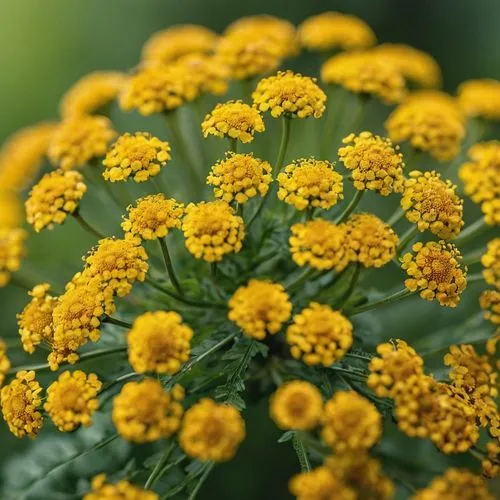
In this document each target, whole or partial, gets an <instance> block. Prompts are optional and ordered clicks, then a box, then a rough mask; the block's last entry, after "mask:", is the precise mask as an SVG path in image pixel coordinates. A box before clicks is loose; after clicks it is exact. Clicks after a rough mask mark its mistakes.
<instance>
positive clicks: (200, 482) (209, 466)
mask: <svg viewBox="0 0 500 500" xmlns="http://www.w3.org/2000/svg"><path fill="white" fill-rule="evenodd" d="M214 467H215V463H214V462H210V463H208V464H207V466H206V468H205V470H204V471H203V474H202V475H201V477H200V479H199V480H198V482H197V483H196V486H195V487H194V489H193V491H192V492H191V494H190V495H189V497H188V500H194V499H195V498H196V495H198V492H199V491H200V489H201V487H202V486H203V483H204V482H205V481H206V480H207V477H208V476H209V474H210V473H211V472H212V470H213V468H214Z"/></svg>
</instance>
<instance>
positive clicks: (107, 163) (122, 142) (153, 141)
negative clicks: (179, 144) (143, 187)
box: [102, 132, 170, 182]
mask: <svg viewBox="0 0 500 500" xmlns="http://www.w3.org/2000/svg"><path fill="white" fill-rule="evenodd" d="M169 160H170V145H169V143H168V142H164V141H160V139H158V138H157V137H154V136H152V135H151V134H148V133H147V132H136V133H135V134H134V135H132V134H129V133H125V134H123V135H121V136H120V137H119V138H118V140H117V141H116V142H115V143H114V144H113V145H112V146H111V148H110V150H109V151H108V152H107V154H106V158H104V160H103V162H102V163H103V165H104V167H105V170H104V172H103V174H102V175H103V177H104V178H105V179H106V180H107V181H110V182H117V181H126V180H128V178H129V177H132V178H133V179H134V181H135V182H144V181H147V180H148V179H149V178H150V177H155V176H156V175H158V174H159V173H160V170H161V169H162V168H163V167H164V166H165V165H166V164H167V162H168V161H169Z"/></svg>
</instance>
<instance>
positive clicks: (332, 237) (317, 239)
mask: <svg viewBox="0 0 500 500" xmlns="http://www.w3.org/2000/svg"><path fill="white" fill-rule="evenodd" d="M290 230H291V232H292V235H291V236H290V239H289V243H290V253H291V254H292V259H293V261H294V262H295V263H296V264H297V265H298V266H300V267H304V266H305V265H309V266H311V267H313V268H314V269H318V270H319V271H324V270H326V269H335V270H336V271H337V272H340V271H342V270H343V269H344V268H345V267H346V266H347V264H348V263H349V256H348V251H347V239H346V229H345V225H344V224H341V225H336V224H334V223H333V222H330V221H327V220H323V219H314V220H310V221H307V222H305V223H299V224H294V225H293V226H292V227H291V228H290Z"/></svg>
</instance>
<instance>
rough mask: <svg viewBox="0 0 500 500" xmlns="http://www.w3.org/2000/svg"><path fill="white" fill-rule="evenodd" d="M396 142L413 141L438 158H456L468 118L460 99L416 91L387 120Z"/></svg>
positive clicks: (390, 132)
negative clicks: (461, 108)
mask: <svg viewBox="0 0 500 500" xmlns="http://www.w3.org/2000/svg"><path fill="white" fill-rule="evenodd" d="M385 128H386V130H387V132H388V133H389V137H390V138H391V140H392V141H393V142H396V143H400V142H403V141H409V142H410V144H411V146H412V147H413V148H414V149H417V150H419V151H424V152H427V153H428V154H430V155H431V156H432V157H433V158H435V159H436V160H438V161H442V162H446V161H450V160H452V159H453V158H455V157H456V156H457V155H458V153H459V151H460V146H461V144H462V141H463V139H464V137H465V125H464V117H463V115H462V113H461V111H460V108H459V107H458V105H457V103H456V101H455V100H454V99H452V98H451V97H450V96H448V95H447V94H444V93H442V92H437V91H419V92H415V93H413V94H412V95H411V96H410V97H409V98H408V99H406V100H405V101H404V102H403V103H402V104H400V105H399V106H398V107H397V108H396V109H395V110H394V111H393V112H392V113H391V114H390V116H389V118H388V119H387V121H386V122H385Z"/></svg>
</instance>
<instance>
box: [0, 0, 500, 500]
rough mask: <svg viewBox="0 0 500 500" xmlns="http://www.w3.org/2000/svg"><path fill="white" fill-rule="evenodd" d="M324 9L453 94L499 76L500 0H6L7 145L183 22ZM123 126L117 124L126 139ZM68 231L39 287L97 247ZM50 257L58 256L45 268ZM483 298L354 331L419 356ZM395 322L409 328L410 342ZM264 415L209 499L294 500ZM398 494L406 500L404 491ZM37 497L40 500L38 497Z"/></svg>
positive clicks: (463, 327) (464, 326) (42, 251)
mask: <svg viewBox="0 0 500 500" xmlns="http://www.w3.org/2000/svg"><path fill="white" fill-rule="evenodd" d="M325 10H339V11H343V12H347V13H351V14H355V15H358V16H360V17H362V18H363V19H365V20H366V21H367V22H368V23H369V24H370V26H371V27H372V28H373V29H374V31H375V33H376V34H377V37H378V39H379V41H380V42H386V41H387V42H404V43H408V44H411V45H414V46H415V47H418V48H420V49H423V50H426V51H428V52H430V53H431V54H432V55H433V56H434V57H435V58H436V59H437V61H438V62H439V64H440V65H441V67H442V69H443V73H444V85H445V88H446V90H448V91H450V92H453V91H454V89H455V88H456V86H457V85H458V84H459V83H460V82H461V81H463V80H465V79H469V78H477V77H493V78H497V79H499V78H500V58H499V57H498V53H499V50H500V30H499V29H498V19H499V18H500V2H499V1H498V0H476V1H470V0H438V1H436V0H406V1H403V0H376V1H375V0H343V1H324V0H308V1H303V0H280V1H278V0H274V1H270V0H253V1H251V2H236V1H234V0H233V1H229V0H85V1H83V0H80V1H77V0H74V1H67V0H43V1H42V0H18V1H15V2H14V1H12V0H0V68H1V78H0V117H1V118H0V141H2V140H3V139H4V138H5V137H7V136H8V135H9V134H11V133H12V132H14V131H15V130H17V129H18V128H20V127H23V126H26V125H28V124H31V123H34V122H36V121H38V120H43V119H56V118H57V105H58V100H59V98H60V97H61V95H62V94H63V93H64V92H65V90H66V89H67V88H68V87H69V86H70V85H71V84H72V83H73V82H75V81H76V80H77V79H79V78H80V77H81V76H83V75H84V74H85V73H87V72H89V71H93V70H97V69H117V70H123V71H126V70H127V69H128V68H130V67H131V66H134V65H135V64H136V63H137V62H138V59H139V55H140V50H141V46H142V44H143V43H144V41H145V40H146V39H147V38H148V37H149V36H150V35H151V34H152V33H153V32H155V31H157V30H160V29H162V28H165V27H168V26H171V25H173V24H178V23H199V24H203V25H206V26H208V27H210V28H213V29H215V30H217V31H222V30H223V29H224V27H225V26H226V25H227V24H229V23H230V22H231V21H233V20H234V19H236V18H238V17H241V16H244V15H251V14H258V13H268V14H274V15H277V16H280V17H285V18H288V19H289V20H291V21H292V22H294V23H299V22H300V21H301V20H303V19H304V18H305V17H307V16H309V15H312V14H316V13H320V12H322V11H325ZM313 63H314V60H313V59H312V57H311V58H308V59H307V60H306V58H301V59H300V60H299V61H298V62H294V63H293V66H294V67H298V68H299V69H304V70H305V71H309V70H311V68H313V67H314V66H313ZM126 123H127V122H126V121H124V122H121V128H122V129H124V130H126V129H127V124H126ZM152 127H154V124H153V125H152ZM131 130H132V129H131ZM273 155H274V153H273ZM386 211H388V209H386ZM474 218H475V215H474V214H473V213H472V214H470V215H468V216H467V220H471V219H472V220H473V219H474ZM103 224H105V225H106V224H107V222H106V221H104V222H103ZM67 226H68V227H65V228H64V230H61V231H60V232H59V233H58V235H56V234H54V233H46V234H43V235H39V236H37V237H36V238H32V239H31V242H30V245H29V249H30V255H31V259H30V261H31V262H35V263H37V262H38V266H33V265H32V267H31V268H29V264H28V268H29V269H28V270H30V271H31V272H32V273H33V274H35V275H37V276H38V277H39V278H40V279H51V278H53V277H54V276H57V277H58V279H59V280H60V282H61V283H63V282H64V280H65V279H69V277H71V275H72V274H73V273H74V272H75V270H77V269H78V267H79V262H80V261H79V257H80V256H81V255H83V254H84V253H85V251H86V250H88V248H89V247H90V242H91V241H92V240H90V239H89V237H88V236H87V235H84V234H82V233H81V231H80V230H79V228H77V227H76V225H74V223H73V222H70V223H69V224H68V225H67ZM64 231H65V232H64ZM69 241H70V244H69ZM47 255H52V258H51V259H50V260H47ZM42 263H43V264H42ZM377 276H378V275H377ZM400 279H401V275H399V276H396V280H400ZM476 296H477V291H476V292H475V293H473V294H472V295H471V296H470V298H469V299H465V300H464V301H463V303H462V304H461V306H460V307H459V309H458V310H457V311H456V312H454V314H453V315H451V312H450V311H445V310H443V309H442V308H441V309H440V308H439V307H437V306H435V305H431V304H428V303H423V301H418V300H416V301H414V302H411V304H412V305H411V306H410V310H411V315H412V317H413V318H415V319H414V320H412V322H411V323H409V322H408V320H407V318H408V308H407V307H405V308H403V307H401V308H398V307H395V308H394V309H393V310H391V321H390V322H389V323H391V324H392V328H390V327H388V326H387V321H384V319H383V318H381V317H378V316H377V315H373V316H371V317H369V318H368V319H365V320H364V323H363V321H361V322H360V324H359V325H358V327H359V329H360V331H361V330H362V329H363V328H364V327H366V328H367V329H368V323H371V324H370V326H369V330H370V332H371V333H372V334H373V337H372V339H371V342H370V343H372V344H375V343H376V341H377V340H379V339H387V338H390V337H391V336H403V337H404V338H408V339H410V338H412V339H413V340H415V342H417V343H418V342H420V347H421V348H422V349H423V350H429V351H432V350H435V349H437V350H439V349H441V348H442V347H444V346H446V345H448V344H449V343H451V342H454V341H464V339H465V338H467V339H468V340H469V341H471V340H474V339H478V338H482V337H484V335H485V333H484V325H483V324H482V323H480V321H479V320H478V312H477V306H476ZM25 301H26V298H25V296H24V295H23V294H22V293H20V292H17V291H13V289H11V288H9V289H8V290H0V314H1V321H0V335H1V336H4V337H12V336H15V335H16V328H15V315H14V311H18V310H19V309H20V308H22V306H23V304H24V303H25ZM416 318H418V320H417V319H416ZM397 325H404V327H403V329H404V332H403V333H402V332H401V329H402V328H401V326H397ZM436 325H437V327H438V328H442V329H444V330H441V333H440V334H439V335H438V334H435V338H434V340H433V339H427V338H426V337H425V335H424V334H422V333H421V332H424V331H426V330H429V331H431V330H435V328H436ZM487 334H488V332H486V335H487ZM439 336H440V337H441V338H442V339H443V340H441V341H440V340H439ZM436 339H437V340H436ZM415 347H417V345H416V346H415ZM441 359H442V358H441V355H439V356H438V357H436V358H435V366H439V364H440V360H441ZM432 362H433V360H432V359H430V360H428V363H430V364H432ZM14 363H16V357H15V356H14ZM266 413H267V408H266V405H265V404H260V405H257V406H255V407H252V408H250V409H249V410H248V412H247V414H246V420H247V422H248V426H249V429H248V439H247V440H246V442H245V444H244V445H243V447H242V449H241V450H240V452H239V453H238V456H237V458H236V459H235V460H234V461H233V462H231V463H230V464H227V465H224V466H222V467H220V468H218V469H217V470H216V472H215V473H214V474H213V476H212V477H211V478H210V480H209V481H208V482H207V485H206V487H205V488H204V491H203V492H202V494H201V498H219V499H221V500H226V499H227V500H229V499H233V498H236V497H238V498H240V499H242V500H244V499H255V498H259V497H260V498H276V499H281V498H288V497H287V493H286V482H287V478H288V477H290V475H291V474H293V473H295V472H296V470H297V462H296V458H295V455H294V453H293V450H292V449H291V446H289V444H288V445H286V444H284V445H279V444H277V443H276V440H277V438H278V437H279V435H280V433H279V432H278V431H277V430H276V429H275V427H274V426H273V425H272V424H271V423H270V421H269V419H268V418H267V417H266ZM0 439H1V440H2V443H3V445H2V450H1V451H0V462H4V461H5V460H6V459H7V458H8V457H11V456H12V455H13V454H15V453H17V450H19V452H20V453H21V455H20V457H21V462H19V463H18V466H21V467H22V465H21V464H22V457H23V455H22V451H21V450H23V449H25V448H26V446H27V445H28V443H26V442H25V441H23V442H22V443H21V442H19V441H17V440H15V439H14V438H12V437H11V436H9V435H8V433H7V432H6V428H5V426H4V425H3V424H1V428H0ZM396 443H400V444H399V446H402V447H405V449H406V450H408V449H409V448H408V447H409V446H411V453H409V454H408V455H409V457H410V459H411V458H415V463H416V462H419V463H420V465H423V464H425V463H426V459H427V458H428V457H430V456H432V457H433V458H434V459H435V460H436V461H437V462H439V457H438V456H437V455H436V452H435V450H434V449H433V448H432V447H431V446H429V444H428V443H423V442H418V443H416V442H415V441H411V445H410V444H409V442H408V440H406V439H405V438H404V437H401V436H400V435H399V436H398V437H397V438H395V440H394V442H393V443H392V444H391V445H390V446H388V447H387V449H385V450H382V451H383V452H384V453H386V454H387V455H391V454H392V453H393V452H394V447H396ZM391 446H392V447H393V448H392V449H391ZM108 458H109V459H110V460H111V459H112V457H111V456H110V457H108ZM40 459H41V460H43V457H41V458H40ZM117 460H118V459H117ZM458 462H460V460H459V461H458ZM117 463H119V461H118V462H117ZM415 463H413V464H412V462H411V460H410V463H409V465H408V466H407V468H406V473H407V474H408V475H409V477H411V476H412V469H413V468H414V467H415ZM10 470H12V469H10ZM401 495H402V496H401V498H405V495H404V493H401ZM30 498H42V497H37V496H36V494H35V496H32V497H30ZM54 498H56V497H54ZM61 498H62V497H61Z"/></svg>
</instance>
